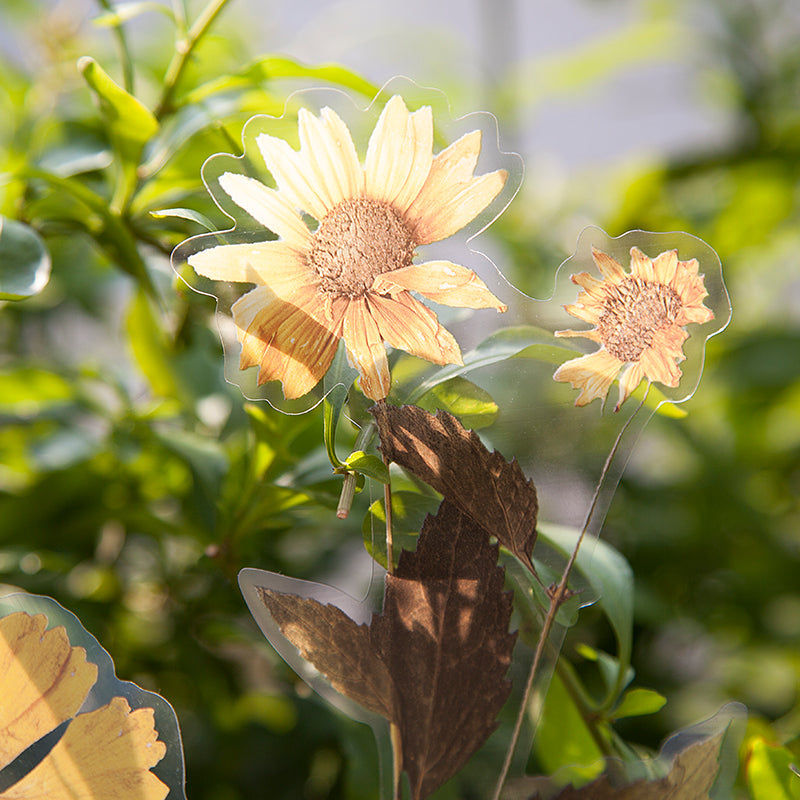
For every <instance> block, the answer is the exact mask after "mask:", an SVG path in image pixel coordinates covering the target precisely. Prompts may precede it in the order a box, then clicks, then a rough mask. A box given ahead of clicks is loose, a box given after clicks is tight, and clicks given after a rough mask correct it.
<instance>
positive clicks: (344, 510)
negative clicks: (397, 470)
mask: <svg viewBox="0 0 800 800" xmlns="http://www.w3.org/2000/svg"><path fill="white" fill-rule="evenodd" d="M374 435H375V422H374V420H373V421H370V422H368V423H367V424H366V425H365V426H364V427H363V428H362V429H361V432H360V433H359V434H358V437H357V438H356V443H355V445H354V447H353V449H354V450H366V449H367V448H368V447H369V443H370V442H371V441H372V437H373V436H374ZM355 493H356V476H355V473H353V472H348V473H347V475H345V476H344V483H343V484H342V491H341V493H340V494H339V505H338V506H337V507H336V516H337V517H338V518H339V519H347V515H348V514H349V513H350V506H351V505H352V504H353V498H354V497H355Z"/></svg>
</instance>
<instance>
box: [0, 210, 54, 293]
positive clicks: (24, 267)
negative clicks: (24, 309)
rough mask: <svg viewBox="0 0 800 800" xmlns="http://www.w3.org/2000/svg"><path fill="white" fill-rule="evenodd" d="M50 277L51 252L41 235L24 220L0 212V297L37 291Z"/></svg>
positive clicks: (40, 289) (39, 290)
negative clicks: (2, 214) (17, 219)
mask: <svg viewBox="0 0 800 800" xmlns="http://www.w3.org/2000/svg"><path fill="white" fill-rule="evenodd" d="M49 279H50V254H49V253H48V252H47V248H46V247H45V244H44V242H43V241H42V238H41V237H40V236H39V234H38V233H36V231H35V230H33V228H31V227H29V226H28V225H25V224H24V223H22V222H17V221H16V220H13V219H8V217H3V216H0V300H23V299H24V298H26V297H32V296H33V295H36V294H38V293H39V292H41V291H42V289H44V287H45V286H46V285H47V282H48V280H49Z"/></svg>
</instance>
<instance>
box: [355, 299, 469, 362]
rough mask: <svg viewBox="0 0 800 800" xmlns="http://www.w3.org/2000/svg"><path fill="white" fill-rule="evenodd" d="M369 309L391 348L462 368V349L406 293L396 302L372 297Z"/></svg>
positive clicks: (424, 308) (429, 310) (429, 313)
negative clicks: (460, 365) (458, 365)
mask: <svg viewBox="0 0 800 800" xmlns="http://www.w3.org/2000/svg"><path fill="white" fill-rule="evenodd" d="M367 305H368V307H369V310H370V313H371V314H372V316H373V318H374V319H375V321H376V323H377V325H378V330H379V332H380V335H381V337H382V338H383V340H384V341H385V342H387V343H388V344H390V345H391V346H392V347H395V348H399V349H400V350H405V351H406V352H407V353H410V354H411V355H413V356H418V357H419V358H424V359H425V360H426V361H430V362H432V363H434V364H462V363H463V361H462V359H461V349H460V348H459V346H458V343H457V342H456V340H455V339H454V338H453V335H452V334H451V333H450V331H448V330H447V328H444V327H443V326H442V325H440V324H439V320H438V319H437V317H436V314H435V313H434V312H433V311H431V309H429V308H428V307H427V306H425V305H423V304H422V303H420V302H419V301H418V300H415V299H414V298H413V297H412V296H411V295H410V294H408V293H407V292H404V293H403V294H401V295H398V296H397V297H395V298H390V297H381V296H379V295H375V294H370V295H368V297H367Z"/></svg>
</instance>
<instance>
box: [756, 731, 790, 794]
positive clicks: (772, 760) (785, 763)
mask: <svg viewBox="0 0 800 800" xmlns="http://www.w3.org/2000/svg"><path fill="white" fill-rule="evenodd" d="M795 760H796V759H795V757H794V756H793V755H792V753H791V751H790V750H788V749H787V748H786V747H776V746H774V745H771V744H768V743H767V742H766V741H765V740H764V739H757V740H756V741H755V742H753V744H752V745H751V749H750V758H749V759H748V760H747V787H748V789H749V790H750V797H751V798H752V800H800V777H798V776H797V775H795V774H794V772H792V769H791V765H792V764H793V763H794V762H795Z"/></svg>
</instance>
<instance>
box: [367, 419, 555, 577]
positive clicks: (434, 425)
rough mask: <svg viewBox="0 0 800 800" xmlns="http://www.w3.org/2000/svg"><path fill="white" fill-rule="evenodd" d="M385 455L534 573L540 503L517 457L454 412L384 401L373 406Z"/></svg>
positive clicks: (382, 450)
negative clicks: (492, 446)
mask: <svg viewBox="0 0 800 800" xmlns="http://www.w3.org/2000/svg"><path fill="white" fill-rule="evenodd" d="M371 412H372V415H373V416H374V417H375V420H376V422H377V424H378V431H379V433H380V437H381V452H382V453H383V455H384V457H385V458H387V459H389V460H390V461H394V462H395V463H396V464H399V465H400V466H402V467H404V468H405V469H407V470H409V471H410V472H412V473H413V474H414V475H416V476H417V477H418V478H420V479H421V480H423V481H425V483H427V484H428V485H429V486H431V487H433V488H434V489H435V490H436V491H437V492H439V493H440V494H442V495H444V496H445V497H446V498H447V499H448V500H449V501H450V502H452V503H454V504H455V505H456V506H458V508H460V509H461V510H462V511H463V512H464V513H465V514H467V515H469V516H470V517H471V518H472V519H473V520H474V521H475V522H476V523H477V524H478V525H480V526H481V527H482V528H483V529H484V530H485V531H486V532H487V533H488V534H489V535H491V536H496V537H497V540H498V541H499V542H500V544H502V545H503V546H504V547H507V548H508V549H509V550H510V551H511V552H512V553H513V554H514V555H515V556H516V557H517V558H518V559H519V560H520V561H522V563H523V564H525V566H526V567H527V568H528V569H529V570H530V571H531V572H534V568H533V563H532V562H531V551H532V550H533V545H534V542H535V540H536V516H537V513H538V510H539V502H538V499H537V496H536V489H535V487H534V485H533V483H532V482H531V481H530V480H528V479H527V478H526V477H525V475H524V473H523V472H522V469H521V468H520V466H519V464H518V463H517V461H516V460H514V461H510V462H509V461H506V460H505V459H504V458H503V456H502V455H501V454H500V453H498V452H497V451H496V450H495V451H493V452H491V453H490V452H489V451H488V450H487V448H486V447H485V446H484V444H483V442H481V440H480V439H479V438H478V436H477V434H475V433H474V432H473V431H468V430H466V428H464V426H463V425H461V423H460V422H459V421H458V420H457V419H456V418H455V417H454V416H453V415H452V414H449V413H447V412H446V411H439V412H438V413H437V414H436V415H435V416H433V415H432V414H429V413H428V412H427V411H424V410H423V409H421V408H418V407H416V406H393V405H389V404H388V403H379V404H378V405H376V406H373V408H372V409H371Z"/></svg>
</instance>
